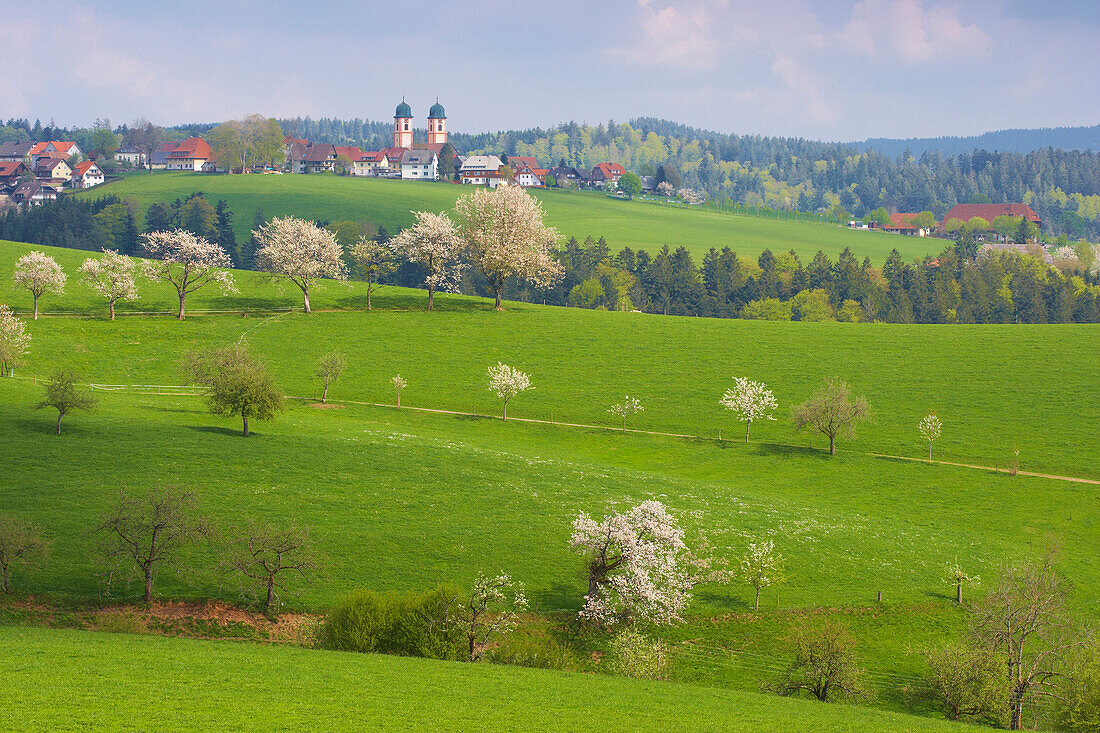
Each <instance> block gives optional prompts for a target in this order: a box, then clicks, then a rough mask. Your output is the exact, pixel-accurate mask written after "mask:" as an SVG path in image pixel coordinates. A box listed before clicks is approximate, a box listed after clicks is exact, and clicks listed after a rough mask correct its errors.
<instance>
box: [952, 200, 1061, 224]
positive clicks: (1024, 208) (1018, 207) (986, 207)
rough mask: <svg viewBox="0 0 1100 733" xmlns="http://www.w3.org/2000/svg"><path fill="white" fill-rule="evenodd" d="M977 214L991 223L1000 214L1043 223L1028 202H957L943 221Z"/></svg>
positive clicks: (969, 217) (968, 218)
mask: <svg viewBox="0 0 1100 733" xmlns="http://www.w3.org/2000/svg"><path fill="white" fill-rule="evenodd" d="M976 216H977V217H980V218H982V219H985V220H986V221H987V222H989V223H990V224H992V223H993V220H994V219H996V218H997V217H998V216H1015V217H1016V218H1018V219H1027V220H1028V221H1030V222H1032V223H1033V224H1035V226H1040V225H1041V224H1042V223H1043V220H1042V219H1040V218H1039V215H1038V214H1036V213H1035V212H1034V211H1032V210H1031V207H1030V206H1028V205H1027V204H955V206H954V207H952V209H951V211H948V212H947V216H945V217H943V222H944V224H946V223H947V222H949V221H951V220H952V219H961V220H962V221H970V220H971V219H973V218H974V217H976Z"/></svg>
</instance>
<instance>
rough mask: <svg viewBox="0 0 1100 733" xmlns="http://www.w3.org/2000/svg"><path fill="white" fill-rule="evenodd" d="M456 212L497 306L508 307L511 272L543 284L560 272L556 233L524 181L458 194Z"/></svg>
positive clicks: (472, 257) (468, 248) (468, 247)
mask: <svg viewBox="0 0 1100 733" xmlns="http://www.w3.org/2000/svg"><path fill="white" fill-rule="evenodd" d="M455 216H456V219H457V226H458V230H459V233H460V234H461V236H462V239H463V240H464V241H465V243H466V252H467V256H468V257H469V258H470V260H471V262H473V263H474V265H475V266H476V267H477V269H478V270H479V271H480V272H481V274H482V275H483V276H484V277H485V280H486V281H487V282H488V283H489V287H491V288H492V289H493V294H494V295H495V296H496V309H497V310H504V306H503V303H502V300H503V293H504V283H505V281H506V280H507V279H508V278H509V277H511V276H513V275H514V276H516V277H519V278H522V279H524V280H528V281H530V282H531V283H533V284H534V285H535V286H536V287H539V288H545V287H549V286H550V285H553V284H554V283H555V282H557V281H558V280H559V279H560V278H561V276H562V274H563V272H564V270H563V268H562V265H561V263H559V262H558V261H557V260H555V259H554V256H553V251H554V246H555V243H556V242H557V240H558V233H557V231H556V230H554V229H552V228H550V227H547V226H545V225H544V224H543V223H542V204H540V203H539V202H538V201H537V200H535V199H534V198H532V197H531V196H530V195H529V194H528V193H527V192H526V191H524V190H523V187H522V186H498V187H497V188H495V189H493V190H488V189H481V190H477V191H474V192H473V193H471V194H468V195H466V196H463V197H462V198H460V199H459V200H458V202H457V203H456V204H455Z"/></svg>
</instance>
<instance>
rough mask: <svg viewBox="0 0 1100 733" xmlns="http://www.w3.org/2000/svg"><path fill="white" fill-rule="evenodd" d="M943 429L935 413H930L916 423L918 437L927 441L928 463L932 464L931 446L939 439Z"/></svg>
mask: <svg viewBox="0 0 1100 733" xmlns="http://www.w3.org/2000/svg"><path fill="white" fill-rule="evenodd" d="M942 429H943V423H941V422H940V419H939V418H938V417H937V416H936V413H934V412H930V413H928V414H927V415H925V416H924V417H923V418H921V421H920V422H919V423H917V430H919V431H920V437H922V438H924V439H925V440H927V441H928V462H929V463H931V462H932V444H933V443H935V442H936V439H937V438H939V437H940V431H941V430H942Z"/></svg>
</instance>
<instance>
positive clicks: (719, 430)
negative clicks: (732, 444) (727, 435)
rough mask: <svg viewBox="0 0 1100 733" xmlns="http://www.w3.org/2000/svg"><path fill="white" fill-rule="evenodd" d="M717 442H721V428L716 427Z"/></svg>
mask: <svg viewBox="0 0 1100 733" xmlns="http://www.w3.org/2000/svg"><path fill="white" fill-rule="evenodd" d="M718 442H719V443H721V442H722V428H718Z"/></svg>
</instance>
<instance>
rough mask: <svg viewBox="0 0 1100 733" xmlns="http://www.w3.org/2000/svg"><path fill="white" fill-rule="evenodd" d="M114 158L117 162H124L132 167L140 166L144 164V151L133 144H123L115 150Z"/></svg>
mask: <svg viewBox="0 0 1100 733" xmlns="http://www.w3.org/2000/svg"><path fill="white" fill-rule="evenodd" d="M115 160H117V161H118V162H119V163H126V164H128V165H130V166H133V167H134V168H140V167H142V166H144V165H145V153H143V152H141V151H140V150H138V149H137V148H136V147H134V146H133V145H123V146H122V147H121V148H119V149H118V150H117V151H116V152H115Z"/></svg>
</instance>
